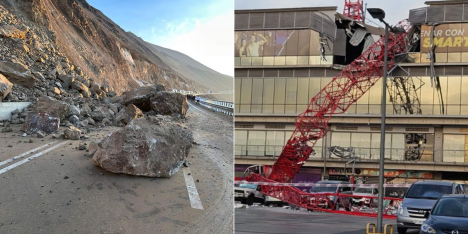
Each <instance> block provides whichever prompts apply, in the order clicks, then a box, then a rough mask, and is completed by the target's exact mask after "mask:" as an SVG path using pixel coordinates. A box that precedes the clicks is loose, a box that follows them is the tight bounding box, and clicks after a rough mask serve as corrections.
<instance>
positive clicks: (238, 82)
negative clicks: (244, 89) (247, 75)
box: [234, 79, 242, 104]
mask: <svg viewBox="0 0 468 234" xmlns="http://www.w3.org/2000/svg"><path fill="white" fill-rule="evenodd" d="M234 81H235V86H236V87H235V103H236V104H240V97H241V95H240V94H241V81H242V79H234Z"/></svg>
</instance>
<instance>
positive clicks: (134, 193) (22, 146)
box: [0, 108, 233, 233]
mask: <svg viewBox="0 0 468 234" xmlns="http://www.w3.org/2000/svg"><path fill="white" fill-rule="evenodd" d="M186 125H187V126H188V127H190V128H192V129H193V131H194V138H195V140H194V141H195V142H196V144H194V145H193V147H192V149H191V151H190V154H189V156H188V160H189V161H190V162H191V163H192V164H191V165H190V170H191V171H192V174H193V178H194V180H195V184H196V187H197V190H198V193H199V195H200V199H201V202H202V205H203V207H204V210H196V209H193V208H192V207H191V205H190V201H189V198H188V194H187V188H186V183H185V179H184V175H183V173H182V171H179V172H177V173H176V174H175V175H174V176H173V177H171V178H169V179H163V178H154V179H152V178H147V177H136V176H129V175H123V174H113V173H110V172H107V171H105V170H103V169H101V168H99V167H96V166H94V164H93V162H92V159H91V158H90V157H89V156H87V155H86V154H89V153H87V152H86V151H80V150H78V149H76V147H78V145H79V143H80V142H82V141H69V142H67V143H65V144H64V145H61V146H60V147H58V148H56V149H54V150H52V151H50V152H48V153H45V154H44V155H41V156H39V157H37V158H35V159H33V160H30V161H28V162H26V163H24V164H22V165H20V166H18V167H15V168H13V169H11V170H8V171H6V172H4V173H2V174H0V187H1V188H2V189H0V233H176V232H179V233H232V232H233V231H232V230H233V203H232V183H233V181H232V178H233V177H232V167H233V159H232V147H233V146H232V144H233V137H232V117H228V116H223V115H222V114H217V113H212V112H209V111H206V113H203V112H201V111H199V110H197V109H195V108H190V109H189V111H188V115H187V122H186ZM12 126H13V129H14V131H13V132H10V133H0V163H1V162H3V161H4V160H7V159H10V158H12V157H14V156H18V155H20V154H22V153H24V152H27V151H29V150H31V149H34V148H36V147H39V146H41V145H44V144H48V143H52V142H54V140H53V139H51V137H50V136H47V137H46V138H42V139H41V138H36V137H30V136H27V137H22V132H20V131H19V127H20V126H19V125H12ZM117 129H118V128H116V127H106V128H104V129H102V130H101V131H98V132H91V133H88V134H87V135H89V136H90V139H88V140H86V141H84V142H86V143H87V144H89V143H90V141H91V140H100V139H101V138H103V137H104V136H105V135H107V134H109V133H111V132H113V131H115V130H117ZM29 139H33V143H26V142H29ZM20 141H21V142H20ZM58 141H59V142H54V144H52V146H53V145H58V144H60V142H64V141H65V140H58ZM9 145H11V146H12V147H8V146H9ZM50 147H51V146H47V147H44V148H42V149H40V150H39V151H37V152H35V153H32V154H28V155H26V156H25V158H26V157H29V156H31V155H34V154H36V153H38V152H40V151H44V150H45V149H48V148H50ZM20 160H21V159H17V160H14V161H12V162H11V163H7V164H5V165H1V166H0V171H1V170H2V169H5V167H7V166H10V165H12V164H13V163H15V162H18V161H20Z"/></svg>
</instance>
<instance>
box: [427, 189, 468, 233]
mask: <svg viewBox="0 0 468 234" xmlns="http://www.w3.org/2000/svg"><path fill="white" fill-rule="evenodd" d="M426 217H428V219H427V220H426V221H424V222H423V224H422V226H421V230H420V233H421V234H426V233H430V234H434V233H460V234H461V233H468V195H465V194H457V195H444V196H442V197H441V198H440V199H439V200H438V201H437V203H436V204H435V205H434V207H433V208H432V211H431V212H429V213H427V215H426Z"/></svg>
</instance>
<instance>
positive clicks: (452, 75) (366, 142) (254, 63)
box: [234, 1, 468, 183]
mask: <svg viewBox="0 0 468 234" xmlns="http://www.w3.org/2000/svg"><path fill="white" fill-rule="evenodd" d="M426 5H427V6H426V7H423V8H419V9H411V10H410V9H408V11H409V21H410V22H411V24H412V25H413V26H414V27H413V30H412V31H411V32H410V35H411V36H410V37H411V41H412V43H413V46H412V48H411V51H410V52H409V54H408V57H407V58H406V59H405V60H404V62H402V63H400V64H399V65H400V66H399V67H397V68H396V69H395V70H393V71H392V72H391V74H390V77H389V80H388V86H387V127H386V142H385V158H386V161H385V175H384V176H385V177H386V179H387V182H389V183H395V182H398V183H399V182H409V183H411V182H414V181H416V180H421V179H435V180H452V181H462V182H468V172H467V170H468V167H467V165H468V1H466V3H464V2H463V1H437V2H435V1H433V2H426ZM384 10H385V9H384ZM336 11H337V7H310V8H291V9H258V10H237V11H236V12H235V41H234V45H235V50H234V52H235V104H236V107H235V115H236V116H235V170H236V176H237V177H243V172H244V170H245V169H246V168H247V167H248V166H250V165H273V164H274V162H275V161H276V159H277V157H278V155H279V154H280V153H281V150H282V147H283V146H284V145H285V142H286V141H287V140H288V138H289V137H290V136H291V134H292V132H293V131H294V128H295V125H294V120H295V119H296V116H297V115H299V114H300V113H302V112H303V111H305V110H306V108H307V104H308V103H309V101H310V99H311V98H312V97H314V96H315V95H316V94H317V93H318V92H319V91H320V90H321V89H322V88H323V87H324V86H325V85H326V84H328V83H329V82H330V81H331V79H332V78H333V77H335V76H336V75H337V74H338V73H340V71H341V69H343V67H344V66H346V65H348V64H350V63H351V62H352V61H354V60H355V59H356V58H357V57H359V56H360V54H361V53H362V52H363V51H365V50H366V49H367V48H368V47H370V46H371V45H372V44H373V43H374V42H375V41H376V40H379V38H380V36H379V35H382V34H383V29H381V28H377V27H373V26H371V25H368V24H364V23H362V22H356V21H354V20H353V19H352V18H350V17H347V16H344V15H342V14H340V13H337V12H336ZM368 17H370V16H368ZM375 21H376V20H375ZM465 34H466V36H465ZM465 73H466V74H465ZM408 77H410V79H408ZM381 90H382V81H381V80H380V81H379V82H378V83H376V84H375V86H373V87H372V88H371V89H370V91H368V92H367V93H366V94H365V95H364V96H363V97H362V98H360V99H359V100H358V101H357V103H355V104H353V105H352V106H351V107H350V108H349V109H348V111H347V113H345V114H340V115H334V116H332V117H331V120H330V121H329V129H330V130H329V131H328V133H327V135H326V136H325V137H324V138H322V139H321V140H320V141H319V142H317V144H316V145H315V148H314V149H315V151H316V154H315V155H311V156H310V158H309V159H308V161H307V162H306V163H305V164H304V166H303V167H302V168H301V170H300V171H299V173H298V174H297V176H296V178H295V179H294V182H316V181H318V180H322V179H338V180H344V179H346V178H347V176H349V175H350V174H351V172H352V167H353V163H352V160H351V159H352V157H354V158H355V163H354V164H355V165H354V167H355V170H354V172H355V174H356V176H357V177H358V178H359V179H361V180H362V181H364V182H366V183H375V181H377V180H376V179H377V177H378V166H379V165H378V163H379V160H378V159H379V156H380V155H379V154H380V121H381V116H380V111H381V105H380V103H381V94H382V93H381V92H382V91H381ZM333 146H339V147H353V149H354V153H353V154H351V155H352V156H348V157H346V156H345V157H344V156H343V155H337V154H334V153H332V152H331V150H330V147H333Z"/></svg>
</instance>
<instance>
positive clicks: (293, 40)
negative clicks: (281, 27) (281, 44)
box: [286, 30, 299, 55]
mask: <svg viewBox="0 0 468 234" xmlns="http://www.w3.org/2000/svg"><path fill="white" fill-rule="evenodd" d="M288 35H289V39H288V46H287V52H286V55H297V47H298V43H299V33H298V31H297V30H288Z"/></svg>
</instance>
